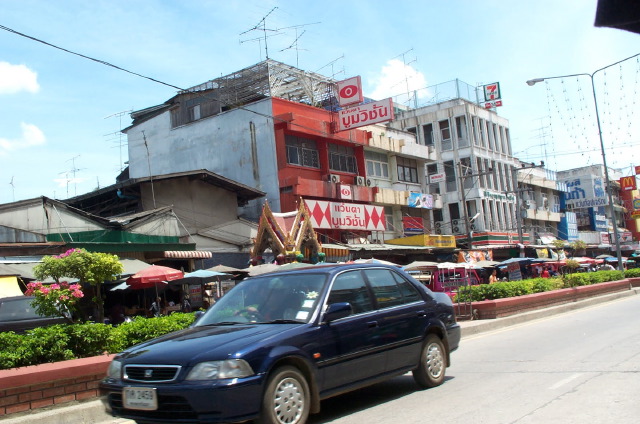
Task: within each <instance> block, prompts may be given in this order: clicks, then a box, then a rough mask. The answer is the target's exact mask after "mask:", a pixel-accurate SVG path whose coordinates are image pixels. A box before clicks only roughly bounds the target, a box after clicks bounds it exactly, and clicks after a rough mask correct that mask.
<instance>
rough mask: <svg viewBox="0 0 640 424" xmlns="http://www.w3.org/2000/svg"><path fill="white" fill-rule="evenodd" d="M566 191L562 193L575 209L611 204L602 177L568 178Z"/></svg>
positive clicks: (566, 201)
mask: <svg viewBox="0 0 640 424" xmlns="http://www.w3.org/2000/svg"><path fill="white" fill-rule="evenodd" d="M565 183H566V184H567V190H568V191H566V192H564V193H562V195H563V196H564V201H565V203H566V205H567V206H569V205H570V206H572V207H573V208H574V209H580V208H595V207H598V206H606V205H608V204H609V200H608V199H607V194H606V191H605V189H604V182H603V180H602V177H598V176H595V175H587V176H584V175H583V176H580V177H576V178H572V179H570V180H566V181H565Z"/></svg>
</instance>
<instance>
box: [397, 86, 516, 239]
mask: <svg viewBox="0 0 640 424" xmlns="http://www.w3.org/2000/svg"><path fill="white" fill-rule="evenodd" d="M455 84H456V93H457V94H456V95H454V96H453V97H454V98H453V99H451V100H446V101H442V102H439V103H435V104H429V105H426V106H422V107H414V108H407V109H406V110H404V111H402V112H400V113H398V115H397V116H396V120H395V121H393V122H392V123H391V126H392V127H394V128H397V129H401V130H405V131H408V132H411V133H414V134H415V135H416V139H417V142H418V144H420V145H424V146H426V147H427V148H428V151H429V152H430V154H432V155H434V156H435V161H434V162H432V163H428V164H426V167H425V174H426V179H427V180H428V182H429V185H428V192H430V193H436V194H439V195H440V196H441V198H442V204H443V207H442V209H434V210H433V213H432V222H431V228H433V230H434V231H435V232H437V233H443V234H461V235H466V236H469V235H471V237H472V238H473V239H474V244H476V245H477V244H478V243H476V240H475V238H476V237H477V236H478V235H479V234H480V233H495V234H499V235H498V236H497V237H495V239H496V240H494V241H496V242H497V241H498V239H500V243H501V244H508V243H509V240H511V241H512V242H513V237H512V234H515V232H516V228H517V220H516V213H517V205H516V196H515V191H514V190H515V188H516V187H515V184H514V175H515V169H516V163H517V161H516V159H515V158H514V157H513V156H512V150H511V139H510V134H509V122H508V120H507V119H505V118H503V117H501V116H499V115H498V114H497V113H496V112H495V111H494V110H489V109H485V108H483V107H482V106H481V105H479V104H478V103H477V102H476V101H473V100H471V97H473V96H466V97H467V98H464V97H465V96H462V95H460V94H459V93H464V92H465V91H466V92H468V93H474V92H475V88H474V87H471V86H469V85H467V84H464V83H462V82H460V81H458V80H456V81H455ZM460 88H462V89H460ZM505 235H508V237H505ZM491 238H492V236H489V239H491ZM492 243H493V241H491V240H489V241H488V244H492ZM479 244H484V243H482V242H481V243H479Z"/></svg>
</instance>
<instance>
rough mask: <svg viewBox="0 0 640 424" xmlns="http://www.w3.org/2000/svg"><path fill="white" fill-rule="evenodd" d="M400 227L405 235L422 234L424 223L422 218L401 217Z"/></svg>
mask: <svg viewBox="0 0 640 424" xmlns="http://www.w3.org/2000/svg"><path fill="white" fill-rule="evenodd" d="M402 227H403V229H404V234H405V235H415V234H424V222H423V221H422V218H418V217H415V216H403V217H402Z"/></svg>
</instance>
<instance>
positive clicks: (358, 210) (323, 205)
mask: <svg viewBox="0 0 640 424" xmlns="http://www.w3.org/2000/svg"><path fill="white" fill-rule="evenodd" d="M304 203H305V206H306V207H307V210H309V215H310V216H311V225H312V226H313V228H327V229H347V230H369V231H385V229H386V227H385V217H384V206H373V205H361V204H356V203H338V202H327V201H322V200H305V201H304Z"/></svg>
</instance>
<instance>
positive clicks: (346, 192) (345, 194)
mask: <svg viewBox="0 0 640 424" xmlns="http://www.w3.org/2000/svg"><path fill="white" fill-rule="evenodd" d="M338 187H340V198H341V199H344V200H353V193H352V192H351V186H350V185H348V184H340V185H339V186H338Z"/></svg>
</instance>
